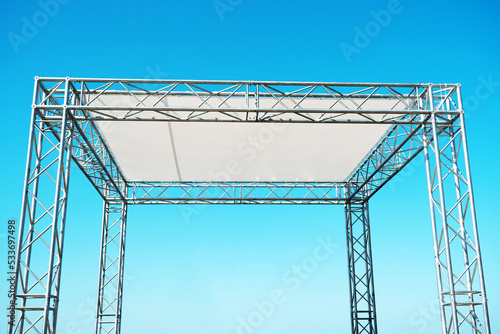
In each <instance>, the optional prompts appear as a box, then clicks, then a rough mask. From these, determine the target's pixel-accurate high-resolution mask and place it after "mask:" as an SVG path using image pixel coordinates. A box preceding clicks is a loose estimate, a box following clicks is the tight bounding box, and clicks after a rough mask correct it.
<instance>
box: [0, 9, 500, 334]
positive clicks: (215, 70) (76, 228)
mask: <svg viewBox="0 0 500 334" xmlns="http://www.w3.org/2000/svg"><path fill="white" fill-rule="evenodd" d="M54 1H57V0H54ZM54 1H46V2H44V1H41V2H36V1H23V2H15V1H4V2H2V4H0V6H1V8H0V13H1V14H0V18H1V20H0V22H1V23H0V29H1V31H0V66H1V79H2V80H0V91H1V92H2V94H1V96H0V101H1V105H2V110H1V112H2V120H3V122H2V123H1V131H0V133H1V136H2V138H1V141H0V143H1V144H0V154H1V156H2V164H1V166H0V171H1V173H2V175H4V180H2V189H3V191H2V192H1V193H0V201H1V203H2V205H1V207H0V216H1V217H0V219H1V221H2V222H3V223H2V226H4V228H6V227H5V226H6V222H7V220H8V219H10V218H15V219H18V216H19V212H20V200H21V195H22V182H23V173H24V166H25V159H26V148H27V135H28V130H29V117H30V104H31V100H32V92H33V77H34V76H59V77H66V76H72V77H113V78H115V77H116V78H158V79H161V78H167V79H239V80H292V81H303V80H308V81H339V82H342V81H345V82H436V83H441V82H442V83H447V82H450V83H456V82H459V83H461V84H462V87H463V96H464V102H465V108H466V113H467V115H466V117H467V129H468V136H469V145H470V156H471V168H472V173H473V179H474V189H475V194H476V204H477V214H478V221H479V233H480V236H481V245H482V250H483V258H484V260H483V261H484V267H485V279H486V284H487V291H488V295H489V299H490V316H491V321H492V323H491V326H492V332H494V333H495V332H498V331H500V321H499V319H500V316H499V315H500V288H499V287H498V284H495V283H496V282H497V281H498V277H499V275H500V269H499V268H500V260H499V259H500V256H499V255H500V251H499V249H498V240H497V239H498V236H499V235H500V224H499V218H498V214H497V210H498V203H497V189H498V188H499V186H500V181H499V179H498V177H496V176H495V172H497V169H498V168H497V166H498V165H499V163H500V159H499V154H498V153H500V152H499V149H498V147H497V145H496V144H497V143H499V142H500V131H498V129H497V127H496V122H495V121H494V117H495V112H497V109H498V108H497V105H496V103H495V102H496V101H498V100H499V99H500V67H499V65H498V54H499V51H500V45H499V39H498V32H499V31H500V20H499V18H500V17H499V15H500V14H499V13H500V8H499V5H498V2H496V1H474V2H473V1H440V2H435V1H427V0H423V1H410V0H401V1H335V2H334V1H326V0H325V1H291V0H288V1H263V0H254V1H251V0H220V1H213V0H186V1H163V2H160V1H147V0H146V1H141V2H139V1H128V0H126V1H115V2H113V1H109V2H104V1H94V0H89V1H85V2H78V1H75V0H64V1H63V0H59V1H58V2H54ZM382 13H386V15H384V14H382ZM387 13H390V14H389V15H387ZM70 191H71V196H70V197H71V200H70V202H69V208H68V210H69V211H68V226H67V232H66V246H65V255H64V256H65V259H64V260H65V261H64V267H63V275H64V276H63V286H62V290H61V303H60V314H59V330H60V332H61V333H89V332H91V331H92V328H93V315H94V312H93V307H94V300H95V294H96V293H95V291H96V284H97V270H98V249H99V238H100V227H99V225H100V220H101V209H102V203H101V200H100V198H99V197H98V195H97V193H95V191H94V190H93V189H92V188H91V186H90V185H89V184H88V182H86V180H85V179H84V177H83V176H82V175H81V173H80V172H79V171H77V170H76V168H75V169H74V173H73V174H72V179H71V188H70ZM370 205H371V206H370V208H371V212H370V214H371V221H372V231H373V235H372V238H373V240H372V242H373V254H374V264H375V288H376V293H377V307H378V316H379V329H380V332H382V333H386V332H387V333H397V334H409V333H411V334H413V333H431V332H434V333H435V332H439V330H440V321H439V316H438V314H437V313H436V311H435V301H436V292H437V286H436V279H435V267H434V260H433V250H432V234H431V228H430V220H429V216H430V215H429V208H428V200H427V189H426V184H425V170H424V166H423V164H422V161H421V160H418V159H417V160H416V161H415V162H414V163H412V164H411V165H410V166H408V168H407V170H406V171H405V172H404V173H403V174H402V175H401V176H399V177H398V178H396V179H394V180H393V181H391V183H389V184H388V185H387V186H386V187H385V188H384V189H383V190H382V191H380V192H379V193H378V194H377V195H376V196H375V197H374V198H373V199H372V201H371V204H370ZM128 228H129V230H128V235H127V238H128V239H127V240H128V241H127V258H126V271H125V275H126V288H125V293H124V305H123V317H124V319H123V333H125V334H127V333H137V332H138V331H139V330H140V329H146V331H145V332H148V333H175V334H184V333H186V334H187V333H201V332H203V333H207V334H208V333H209V334H212V333H213V334H226V333H227V334H233V333H236V332H237V328H238V326H239V321H240V320H239V319H240V318H247V317H249V316H250V315H251V314H252V312H254V311H255V310H256V309H258V306H256V305H261V306H262V305H264V304H265V300H269V299H270V298H272V296H274V297H276V295H273V294H276V293H277V292H279V291H281V292H283V293H284V295H283V296H281V298H280V301H281V302H280V303H279V304H278V305H277V306H276V308H275V309H273V310H272V316H269V317H267V318H266V320H265V322H264V323H263V324H262V326H259V327H258V328H255V329H254V333H259V334H268V333H275V334H276V333H289V334H295V333H297V334H298V333H304V332H306V331H307V332H322V333H326V332H336V333H342V332H343V333H347V332H349V326H350V323H349V313H348V303H349V301H348V292H347V291H348V280H347V262H346V261H347V260H346V254H345V230H344V215H343V208H341V207H327V206H304V207H303V206H210V207H182V208H179V207H171V206H168V207H167V206H161V207H145V206H142V207H132V208H131V209H130V212H129V227H128ZM2 233H3V234H2ZM0 236H1V238H2V245H3V242H4V241H5V233H4V231H0ZM318 240H323V241H325V240H330V241H331V242H332V243H334V244H336V245H338V247H336V248H335V249H334V251H333V252H332V253H331V254H330V253H328V258H327V259H326V260H325V261H322V262H320V263H318V266H317V268H316V269H315V270H314V271H312V272H311V273H310V274H309V275H308V276H307V278H304V279H301V281H300V282H299V283H300V284H298V286H296V285H295V284H293V282H290V281H286V279H285V280H284V279H283V277H284V276H287V273H289V271H290V270H291V268H293V266H294V265H297V264H300V263H303V261H305V260H306V259H307V258H308V257H310V256H312V255H313V254H314V251H315V249H316V247H318V245H320V244H321V242H320V241H318ZM2 248H4V247H3V246H2ZM295 283H296V282H295ZM1 284H2V285H1V291H6V290H7V288H6V287H5V283H4V279H3V278H2V280H1ZM292 287H295V289H292ZM1 295H2V299H1V300H2V305H4V303H5V305H6V303H7V300H6V298H5V297H4V295H5V293H3V292H1ZM2 308H4V307H3V306H2Z"/></svg>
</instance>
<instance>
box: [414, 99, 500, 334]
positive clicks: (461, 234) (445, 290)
mask: <svg viewBox="0 0 500 334" xmlns="http://www.w3.org/2000/svg"><path fill="white" fill-rule="evenodd" d="M432 99H433V96H432V95H430V105H431V106H433V105H434V102H433V100H432ZM458 103H459V104H460V109H461V108H462V107H461V101H460V99H459V101H458ZM424 152H425V161H426V171H427V184H428V191H429V203H430V210H431V221H432V229H433V238H434V253H435V254H434V255H435V260H436V269H437V277H438V290H439V301H440V307H441V317H442V330H443V333H454V334H458V333H460V332H462V333H475V334H478V333H482V334H490V333H491V331H490V324H489V316H488V305H487V298H486V291H485V285H484V275H483V266H482V260H481V251H480V247H479V239H478V233H477V223H476V213H475V205H474V197H473V191H472V183H471V174H470V168H469V160H468V151H467V140H466V135H465V124H464V116H463V113H462V114H461V115H460V117H459V119H458V120H456V121H455V122H453V121H452V120H451V119H450V118H445V117H443V116H442V115H439V114H437V111H434V113H433V115H432V117H431V123H430V125H429V126H428V127H427V128H426V131H425V133H424Z"/></svg>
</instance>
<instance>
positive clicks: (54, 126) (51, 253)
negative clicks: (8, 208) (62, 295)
mask: <svg viewBox="0 0 500 334" xmlns="http://www.w3.org/2000/svg"><path fill="white" fill-rule="evenodd" d="M67 87H68V86H67V85H66V89H65V93H64V100H65V101H66V102H68V101H69V91H68V88H67ZM35 96H36V92H35ZM35 99H36V97H35ZM44 116H45V115H43V114H41V113H40V112H38V111H36V110H33V113H32V121H31V132H30V141H29V149H28V161H27V167H26V178H25V185H24V197H23V202H22V211H21V219H20V228H19V238H18V239H17V240H18V245H17V254H16V259H17V261H16V266H15V279H14V282H15V286H16V289H15V291H16V292H15V294H14V295H13V297H12V301H11V303H13V304H15V305H16V307H15V309H16V310H17V311H18V312H17V313H16V316H17V318H16V319H15V320H14V321H12V322H10V323H9V327H8V332H9V333H10V334H12V333H27V332H30V333H31V332H33V333H43V334H48V333H54V332H55V331H56V323H57V309H58V302H59V287H60V280H61V266H62V254H63V244H64V226H65V220H66V206H67V201H68V185H69V174H70V162H71V151H72V144H73V137H74V126H73V123H72V122H71V121H70V120H69V117H68V116H69V112H68V110H67V109H63V110H62V113H61V120H60V121H47V120H46V119H45V117H44ZM52 134H56V135H57V137H56V138H54V136H52Z"/></svg>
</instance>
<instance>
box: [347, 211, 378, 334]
mask: <svg viewBox="0 0 500 334" xmlns="http://www.w3.org/2000/svg"><path fill="white" fill-rule="evenodd" d="M345 214H346V230H347V260H348V265H349V288H350V301H351V326H352V333H353V334H361V333H367V334H376V333H377V318H376V312H375V290H374V286H373V263H372V251H371V237H370V221H369V218H368V203H367V202H361V203H351V202H349V203H347V204H346V205H345Z"/></svg>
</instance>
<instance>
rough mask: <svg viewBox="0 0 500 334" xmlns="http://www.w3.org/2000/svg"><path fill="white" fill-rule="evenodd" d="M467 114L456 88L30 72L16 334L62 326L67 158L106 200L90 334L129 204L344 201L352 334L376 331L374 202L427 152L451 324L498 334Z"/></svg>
mask: <svg viewBox="0 0 500 334" xmlns="http://www.w3.org/2000/svg"><path fill="white" fill-rule="evenodd" d="M463 115H464V111H463V109H462V102H461V95H460V85H457V84H451V85H450V84H442V85H440V84H374V83H356V84H355V83H316V82H256V81H177V80H115V79H84V78H36V80H35V91H34V97H33V105H32V122H31V131H30V139H29V143H30V144H29V149H28V159H27V167H26V178H25V185H24V196H23V201H22V212H21V219H20V226H19V239H18V240H19V242H18V245H17V251H16V252H17V258H16V266H15V273H16V275H15V284H16V286H15V291H16V292H15V294H14V296H13V299H12V302H13V303H15V305H16V317H15V319H14V320H13V321H10V322H9V333H11V334H12V333H44V334H48V333H55V332H56V324H57V311H58V308H59V303H58V301H59V288H60V285H61V282H62V281H61V273H62V270H61V269H62V256H63V244H64V227H65V224H66V207H67V200H68V184H69V178H70V166H71V165H73V166H74V167H75V166H76V167H78V168H79V169H80V170H81V171H82V172H83V173H84V174H85V176H86V177H87V178H88V180H89V181H90V182H91V183H92V185H93V186H94V187H95V189H96V190H97V192H98V193H99V195H100V196H101V197H102V199H103V202H104V209H103V221H102V238H101V257H100V264H99V268H100V274H99V278H98V292H97V305H96V325H95V328H96V333H120V330H121V309H122V291H123V277H124V268H125V267H124V259H125V233H126V223H127V207H128V205H133V204H341V205H344V206H345V211H346V228H347V230H346V232H347V246H348V247H347V248H348V252H347V254H348V264H349V265H348V268H349V277H350V280H349V281H350V307H351V320H352V321H351V323H352V333H356V334H358V333H370V334H371V333H377V318H376V308H375V289H374V282H375V280H374V275H373V259H372V252H371V236H370V220H369V215H368V201H369V199H370V198H371V197H372V196H373V195H374V194H375V193H376V192H377V191H378V190H379V189H380V188H381V187H383V186H384V185H385V184H386V183H387V182H388V181H389V180H390V179H391V178H392V177H394V176H395V175H396V174H397V173H398V172H399V171H400V170H401V169H403V168H404V167H405V166H406V165H407V164H408V163H409V162H410V161H411V160H412V159H413V158H414V157H416V156H417V155H418V154H420V153H421V152H422V151H423V154H424V156H425V161H426V170H427V178H428V190H429V204H430V210H431V224H432V228H433V238H434V252H435V260H436V269H437V279H438V287H439V296H438V298H439V302H440V307H441V318H442V330H443V333H455V334H458V333H460V332H462V333H470V332H472V333H482V334H490V333H491V332H490V325H489V316H488V305H487V298H486V291H485V285H484V276H483V269H482V261H481V251H480V247H479V239H478V233H477V223H476V214H475V204H474V196H473V189H472V184H471V174H470V168H469V161H468V151H467V149H468V148H467V140H466V135H465V124H464V116H463ZM34 256H36V259H37V261H32V259H33V257H34Z"/></svg>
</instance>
